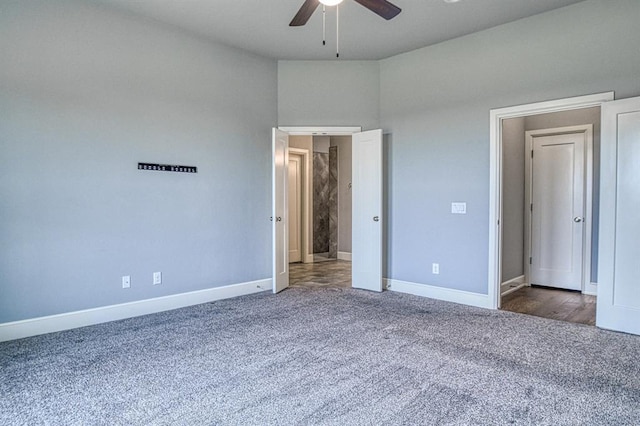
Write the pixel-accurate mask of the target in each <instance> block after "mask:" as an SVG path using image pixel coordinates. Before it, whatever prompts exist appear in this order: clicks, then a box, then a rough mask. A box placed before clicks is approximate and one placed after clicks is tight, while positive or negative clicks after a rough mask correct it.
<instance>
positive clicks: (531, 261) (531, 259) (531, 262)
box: [529, 257, 533, 265]
mask: <svg viewBox="0 0 640 426" xmlns="http://www.w3.org/2000/svg"><path fill="white" fill-rule="evenodd" d="M529 265H533V257H530V258H529Z"/></svg>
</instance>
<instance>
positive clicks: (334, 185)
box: [327, 146, 338, 258]
mask: <svg viewBox="0 0 640 426" xmlns="http://www.w3.org/2000/svg"><path fill="white" fill-rule="evenodd" d="M327 207H328V209H329V257H330V258H337V257H338V147H337V146H332V147H330V148H329V203H328V206H327Z"/></svg>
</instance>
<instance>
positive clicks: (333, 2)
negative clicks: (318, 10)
mask: <svg viewBox="0 0 640 426" xmlns="http://www.w3.org/2000/svg"><path fill="white" fill-rule="evenodd" d="M320 3H322V4H324V5H325V6H337V5H339V4H340V3H342V0H320Z"/></svg>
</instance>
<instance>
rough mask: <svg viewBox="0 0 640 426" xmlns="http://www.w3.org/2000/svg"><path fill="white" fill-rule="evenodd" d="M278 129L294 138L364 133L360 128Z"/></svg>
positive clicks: (286, 127) (296, 127) (311, 127)
mask: <svg viewBox="0 0 640 426" xmlns="http://www.w3.org/2000/svg"><path fill="white" fill-rule="evenodd" d="M278 129H280V130H282V131H283V132H287V133H289V134H290V135H294V136H308V135H313V136H350V135H352V134H354V133H359V132H361V131H362V127H360V126H280V127H278Z"/></svg>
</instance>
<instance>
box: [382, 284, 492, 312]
mask: <svg viewBox="0 0 640 426" xmlns="http://www.w3.org/2000/svg"><path fill="white" fill-rule="evenodd" d="M383 281H384V283H383V284H384V287H385V288H386V289H387V290H391V291H397V292H399V293H408V294H413V295H416V296H422V297H428V298H431V299H438V300H444V301H447V302H454V303H460V304H462V305H470V306H477V307H479V308H487V309H491V302H490V300H489V295H487V294H479V293H471V292H469V291H463V290H455V289H450V288H444V287H437V286H433V285H427V284H418V283H412V282H408V281H400V280H394V279H389V278H385V279H383Z"/></svg>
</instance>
